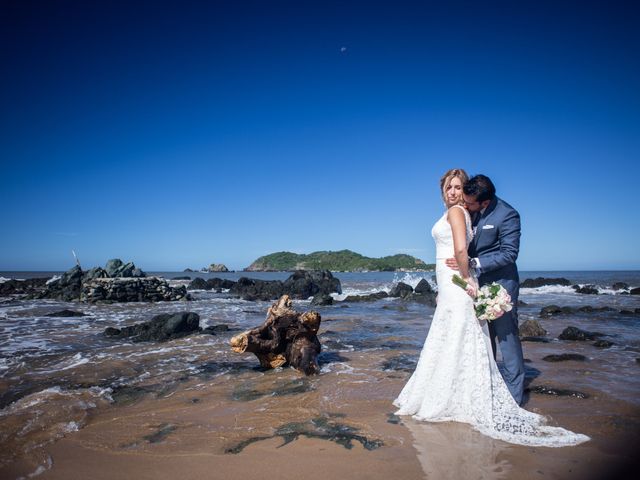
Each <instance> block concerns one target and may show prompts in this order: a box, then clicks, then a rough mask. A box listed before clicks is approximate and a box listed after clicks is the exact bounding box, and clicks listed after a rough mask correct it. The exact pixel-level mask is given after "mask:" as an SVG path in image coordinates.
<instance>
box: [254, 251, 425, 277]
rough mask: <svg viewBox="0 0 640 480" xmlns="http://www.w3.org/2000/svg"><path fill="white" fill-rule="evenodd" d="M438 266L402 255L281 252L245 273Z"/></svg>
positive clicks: (399, 268)
mask: <svg viewBox="0 0 640 480" xmlns="http://www.w3.org/2000/svg"><path fill="white" fill-rule="evenodd" d="M434 269H435V265H433V264H427V263H424V262H423V261H422V260H420V259H419V258H416V257H412V256H411V255H405V254H398V255H391V256H388V257H381V258H370V257H365V256H364V255H360V254H359V253H356V252H352V251H351V250H340V251H338V252H327V251H320V252H313V253H310V254H308V255H305V254H298V253H292V252H277V253H272V254H269V255H265V256H263V257H260V258H258V259H257V260H256V261H254V262H253V263H252V264H251V265H250V266H249V267H247V268H245V271H250V272H264V271H291V270H331V271H333V272H362V271H383V272H395V271H425V270H434Z"/></svg>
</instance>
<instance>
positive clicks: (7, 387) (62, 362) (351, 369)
mask: <svg viewBox="0 0 640 480" xmlns="http://www.w3.org/2000/svg"><path fill="white" fill-rule="evenodd" d="M61 273H62V272H0V281H5V280H6V279H10V278H16V279H24V278H34V277H43V276H53V275H59V274H61ZM147 274H148V275H155V276H162V277H164V278H166V279H168V280H169V281H170V284H171V285H174V286H175V285H187V284H188V283H189V281H188V280H175V279H174V278H175V277H182V276H189V277H190V278H191V279H193V278H196V277H201V278H205V279H206V278H212V277H220V278H227V279H231V280H237V279H238V278H240V277H242V276H247V277H251V278H259V279H263V280H274V279H277V280H284V279H286V278H287V277H288V276H289V273H287V272H229V273H199V272H191V273H184V272H147ZM334 275H335V276H336V277H338V278H339V279H340V281H341V283H342V290H343V292H342V294H341V295H338V294H334V295H333V296H334V300H335V303H334V305H331V306H323V307H312V306H311V305H310V299H308V300H302V301H294V308H295V309H296V310H309V309H313V310H317V311H318V312H319V313H320V314H321V316H322V324H321V329H320V334H319V338H320V340H321V343H322V344H323V353H322V354H321V357H320V359H321V367H322V370H321V374H320V375H319V376H318V377H316V378H314V379H311V380H306V379H302V380H300V379H298V374H297V372H284V373H280V374H278V373H275V374H273V373H272V374H269V373H265V372H261V371H259V370H257V369H256V367H257V365H258V362H257V359H256V358H255V357H254V356H253V355H249V354H235V353H233V352H232V351H231V350H230V348H229V339H230V338H231V336H232V335H235V334H237V333H238V332H240V331H242V330H245V329H248V328H252V327H254V326H257V325H259V324H261V323H262V322H263V320H264V318H265V315H266V311H267V308H268V307H269V305H270V304H271V302H262V301H257V302H249V301H244V300H241V299H238V298H234V297H232V296H230V295H229V294H228V293H226V292H222V293H215V292H211V291H192V292H191V293H192V296H193V300H192V301H181V302H158V303H120V304H96V305H90V304H82V303H70V302H61V301H54V300H21V299H17V298H13V297H0V447H1V448H0V467H2V466H7V465H10V464H11V463H12V462H14V461H15V460H16V459H18V458H23V457H24V456H25V455H29V452H33V451H37V450H39V449H42V448H46V446H47V445H49V444H51V443H53V442H55V441H56V440H58V439H60V438H62V437H64V436H67V435H70V434H73V433H74V432H77V431H79V430H81V429H83V428H84V427H85V426H86V425H87V424H90V423H91V421H92V418H93V417H94V416H96V415H99V414H100V412H105V411H117V410H118V409H120V408H124V406H127V405H130V404H132V403H135V402H139V401H144V399H145V398H146V399H149V398H165V397H166V396H170V395H173V394H174V393H177V392H183V393H184V392H185V391H193V392H194V395H196V392H198V391H201V390H203V389H206V388H213V386H215V388H220V391H221V392H222V391H225V392H228V394H229V397H228V398H226V397H225V398H226V401H228V402H229V404H230V405H232V404H233V402H239V401H247V399H246V398H244V397H243V395H245V394H246V392H247V391H249V392H251V391H255V388H254V387H255V382H264V381H265V380H264V379H265V378H268V379H270V380H269V381H270V382H272V383H270V384H269V385H271V387H269V386H267V387H264V385H263V387H264V388H267V390H268V389H269V388H273V391H271V392H267V393H265V394H264V395H267V396H278V395H279V393H278V391H277V389H279V388H284V389H285V390H286V389H287V388H289V387H290V386H291V382H293V385H294V387H295V385H298V384H296V383H295V382H303V383H300V384H299V385H302V386H301V387H300V388H301V391H304V389H305V388H310V389H313V388H319V387H318V386H319V383H318V382H320V383H321V382H323V378H326V379H327V380H326V381H327V382H331V381H332V380H330V379H331V378H334V377H335V378H338V377H339V378H340V379H344V378H349V379H351V380H352V381H353V382H361V381H367V379H368V378H370V376H371V375H374V376H375V378H380V376H381V375H386V374H388V373H389V372H391V374H392V375H396V378H398V377H397V376H398V375H400V376H401V377H402V378H404V377H406V376H407V375H409V374H410V372H411V371H412V368H413V366H414V365H415V362H416V360H417V357H418V355H419V352H420V349H421V348H422V344H423V342H424V339H425V337H426V335H427V332H428V330H429V325H430V321H431V317H432V315H433V312H434V309H433V308H432V307H429V306H426V305H422V304H419V303H414V302H407V301H404V300H401V299H398V298H385V299H382V300H378V301H374V302H349V303H347V302H341V300H342V299H344V298H345V297H346V296H347V295H365V294H368V293H374V292H377V291H380V290H385V291H387V292H388V291H389V290H390V289H391V288H392V286H393V285H394V284H395V283H397V282H399V281H402V282H405V283H408V284H410V285H412V286H415V285H417V283H418V282H419V281H420V280H421V279H423V278H425V279H426V280H427V281H429V282H430V283H431V284H432V285H433V286H434V287H436V285H435V284H434V275H435V274H434V273H433V272H418V273H393V272H366V273H341V272H337V273H334ZM520 276H521V281H522V280H524V279H526V278H535V277H552V278H558V277H564V278H567V279H569V280H570V281H571V282H572V283H575V284H579V285H594V286H595V287H596V288H598V290H599V291H600V294H598V295H588V294H578V293H576V292H575V291H574V289H573V288H572V287H561V286H545V287H540V288H524V289H521V291H520V300H521V301H522V302H524V305H522V306H521V307H520V308H519V317H520V323H522V322H523V321H525V320H527V319H536V320H538V321H539V322H540V324H541V325H542V326H543V328H545V329H546V330H547V331H548V338H549V339H550V342H548V343H540V344H537V343H536V344H533V343H528V342H525V343H524V344H523V346H524V351H525V357H527V356H528V355H529V353H530V352H535V354H536V355H537V356H541V355H543V354H546V353H559V351H565V350H566V348H570V351H571V352H574V353H579V354H582V355H585V356H586V357H587V358H588V360H589V364H590V366H589V368H588V369H587V371H588V374H580V375H577V374H576V373H575V371H574V370H572V371H571V375H569V374H567V376H564V374H562V373H557V374H555V375H556V376H555V377H553V378H554V379H556V380H558V381H560V380H561V383H564V384H567V383H569V384H570V385H571V387H573V388H575V389H577V390H580V391H584V392H591V394H593V393H594V392H601V391H606V393H607V395H610V396H611V397H612V398H613V399H615V400H617V401H621V402H626V403H629V404H631V405H633V406H634V408H637V407H640V395H638V394H639V393H640V382H638V381H637V380H636V379H635V377H637V375H636V374H635V373H632V374H631V375H630V373H629V371H630V369H633V370H632V372H635V371H636V369H637V368H638V366H637V364H638V362H639V360H638V358H640V328H638V325H639V321H640V314H638V313H629V312H635V311H636V309H640V296H638V295H629V294H625V293H624V292H625V290H614V289H613V284H614V283H615V282H625V283H627V284H628V285H629V288H635V287H638V286H640V271H545V272H526V271H524V272H521V274H520ZM551 304H553V305H558V306H571V307H584V306H592V307H594V308H596V309H597V308H600V307H611V308H612V310H608V311H593V312H578V313H573V314H567V315H558V316H553V317H549V318H541V317H540V310H541V309H542V308H543V307H544V306H547V305H551ZM63 309H71V310H75V311H80V312H83V313H84V314H86V316H84V317H48V316H46V315H47V314H49V313H52V312H56V311H60V310H63ZM179 311H191V312H195V313H197V314H199V315H200V325H201V327H203V328H204V327H207V326H214V325H220V324H225V325H227V326H228V327H229V329H230V330H229V332H228V333H223V334H219V335H193V336H190V337H186V338H183V339H180V340H175V341H170V342H166V343H155V342H150V343H132V342H126V341H122V340H119V341H115V340H113V339H109V338H105V337H104V336H103V335H102V332H103V331H104V330H105V328H107V327H122V326H125V325H131V324H133V323H138V322H142V321H146V320H149V319H150V318H151V317H153V316H154V315H157V314H159V313H166V312H179ZM625 312H627V313H625ZM567 326H576V327H578V328H581V329H584V330H589V331H596V332H601V333H603V334H605V335H606V336H605V337H602V338H606V339H607V340H610V341H611V342H613V346H611V347H610V348H606V349H599V348H595V347H594V346H593V345H592V342H573V343H572V344H571V345H570V347H567V346H566V344H565V343H564V342H563V341H561V340H558V339H557V337H558V335H559V334H560V333H561V332H562V330H563V329H564V328H566V327H567ZM350 356H352V357H353V358H358V359H362V360H358V361H355V360H354V361H350ZM536 368H537V367H536ZM536 368H534V367H533V366H530V367H529V372H528V376H530V377H532V379H535V378H536V377H537V376H539V375H540V371H541V370H543V371H544V369H541V368H537V370H536ZM549 368H551V367H549ZM279 370H280V371H281V372H282V369H279ZM373 371H375V374H374V373H372V372H373ZM558 371H559V372H560V370H558ZM385 372H386V373H385ZM536 372H537V373H536ZM265 375H267V376H266V377H265ZM268 375H279V377H278V378H276V377H273V376H271V377H269V376H268ZM292 375H293V376H292ZM239 377H241V378H243V379H245V381H244V383H243V385H244V387H242V388H239V387H238V384H237V378H239ZM282 378H286V379H287V382H289V384H286V382H285V383H282V381H283V380H282ZM341 381H342V380H341ZM397 381H400V380H397ZM252 382H254V383H252ZM304 382H307V383H304ZM309 382H310V383H309ZM342 382H343V381H342ZM285 384H286V385H285ZM252 385H253V387H252ZM261 385H262V384H261ZM287 385H289V386H287ZM336 385H337V386H336V388H337V389H338V390H337V391H335V396H336V398H345V397H348V396H349V393H348V391H340V389H345V388H350V387H345V386H344V385H349V383H348V382H347V383H344V382H343V383H337V384H336ZM252 388H253V390H252ZM256 388H257V387H256ZM296 388H297V387H296ZM394 388H397V385H396V384H394V387H393V388H391V387H389V389H388V390H387V391H385V390H384V388H383V389H382V390H381V391H379V392H377V394H379V395H383V397H384V398H387V397H388V402H389V412H391V411H392V410H393V409H392V407H391V401H392V400H393V398H394V396H395V395H396V394H397V393H398V392H397V391H395V390H394ZM294 390H295V388H294ZM287 391H288V390H287ZM243 392H244V393H243ZM255 398H260V395H258V396H257V397H254V399H255ZM385 414H386V413H385ZM238 438H242V434H241V433H238Z"/></svg>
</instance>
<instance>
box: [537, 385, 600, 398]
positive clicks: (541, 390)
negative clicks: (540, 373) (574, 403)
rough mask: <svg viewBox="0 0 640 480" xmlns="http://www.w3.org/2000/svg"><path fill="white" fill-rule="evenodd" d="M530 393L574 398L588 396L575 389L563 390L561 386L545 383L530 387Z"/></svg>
mask: <svg viewBox="0 0 640 480" xmlns="http://www.w3.org/2000/svg"><path fill="white" fill-rule="evenodd" d="M530 390H531V392H532V393H538V394H541V395H554V396H557V397H574V398H589V395H588V394H586V393H583V392H578V391H576V390H565V389H562V388H555V387H547V386H546V385H536V386H535V387H531V389H530Z"/></svg>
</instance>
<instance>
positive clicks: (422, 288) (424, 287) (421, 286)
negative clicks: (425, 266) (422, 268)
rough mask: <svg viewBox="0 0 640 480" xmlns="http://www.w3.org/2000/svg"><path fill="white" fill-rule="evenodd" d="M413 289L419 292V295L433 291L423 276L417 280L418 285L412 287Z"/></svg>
mask: <svg viewBox="0 0 640 480" xmlns="http://www.w3.org/2000/svg"><path fill="white" fill-rule="evenodd" d="M413 291H414V293H419V294H421V295H427V294H430V293H434V291H433V289H432V288H431V285H430V284H429V282H427V281H426V280H425V279H424V278H423V279H422V280H420V281H419V282H418V285H416V288H414V289H413Z"/></svg>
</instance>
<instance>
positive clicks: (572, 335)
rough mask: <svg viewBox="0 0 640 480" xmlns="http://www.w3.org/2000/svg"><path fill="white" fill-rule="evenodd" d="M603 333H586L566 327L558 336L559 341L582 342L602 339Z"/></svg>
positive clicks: (575, 328)
mask: <svg viewBox="0 0 640 480" xmlns="http://www.w3.org/2000/svg"><path fill="white" fill-rule="evenodd" d="M603 335H604V334H603V333H598V332H588V331H586V330H581V329H579V328H577V327H567V328H565V329H564V330H563V331H562V333H561V334H560V335H559V336H558V338H559V339H560V340H573V341H579V342H584V341H585V340H595V339H596V338H598V337H602V336H603Z"/></svg>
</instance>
